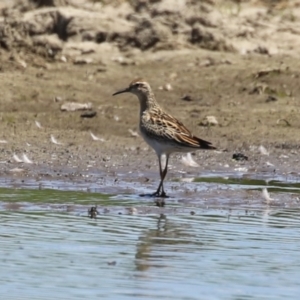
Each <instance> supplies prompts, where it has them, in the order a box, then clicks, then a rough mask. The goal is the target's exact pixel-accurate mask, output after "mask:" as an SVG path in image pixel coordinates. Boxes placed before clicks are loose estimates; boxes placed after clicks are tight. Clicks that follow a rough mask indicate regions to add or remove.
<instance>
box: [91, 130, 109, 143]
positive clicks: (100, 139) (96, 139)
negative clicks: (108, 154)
mask: <svg viewBox="0 0 300 300" xmlns="http://www.w3.org/2000/svg"><path fill="white" fill-rule="evenodd" d="M90 135H91V137H92V139H93V140H94V141H100V142H104V141H105V140H104V139H102V138H99V137H97V136H95V135H94V134H93V133H92V132H90Z"/></svg>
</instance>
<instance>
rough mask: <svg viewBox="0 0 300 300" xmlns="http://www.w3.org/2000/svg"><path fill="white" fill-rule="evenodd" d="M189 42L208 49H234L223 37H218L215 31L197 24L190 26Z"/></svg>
mask: <svg viewBox="0 0 300 300" xmlns="http://www.w3.org/2000/svg"><path fill="white" fill-rule="evenodd" d="M190 42H191V43H192V44H197V45H199V46H200V47H201V48H204V49H208V50H213V51H232V52H233V51H235V49H234V47H233V46H232V45H230V44H228V43H227V42H226V40H225V39H223V38H222V37H218V36H217V34H216V33H212V32H210V31H209V29H207V28H205V27H203V26H201V25H199V24H196V25H194V26H193V27H192V29H191V36H190Z"/></svg>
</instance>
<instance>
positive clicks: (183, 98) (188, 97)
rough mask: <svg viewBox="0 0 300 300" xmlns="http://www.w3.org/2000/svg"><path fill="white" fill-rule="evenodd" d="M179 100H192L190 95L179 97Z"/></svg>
mask: <svg viewBox="0 0 300 300" xmlns="http://www.w3.org/2000/svg"><path fill="white" fill-rule="evenodd" d="M181 100H183V101H192V100H193V98H192V96H190V95H184V96H182V97H181Z"/></svg>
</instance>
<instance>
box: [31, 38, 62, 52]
mask: <svg viewBox="0 0 300 300" xmlns="http://www.w3.org/2000/svg"><path fill="white" fill-rule="evenodd" d="M32 40H33V44H34V45H35V46H42V47H45V48H46V49H47V50H48V51H49V50H51V51H52V53H53V54H55V53H57V52H59V51H61V50H62V49H63V42H62V41H61V40H60V39H59V37H58V36H57V34H51V35H38V36H34V37H33V38H32Z"/></svg>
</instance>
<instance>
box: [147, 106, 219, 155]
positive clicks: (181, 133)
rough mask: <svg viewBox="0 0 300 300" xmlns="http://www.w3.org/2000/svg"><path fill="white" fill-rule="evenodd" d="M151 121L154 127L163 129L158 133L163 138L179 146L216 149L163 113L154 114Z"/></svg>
mask: <svg viewBox="0 0 300 300" xmlns="http://www.w3.org/2000/svg"><path fill="white" fill-rule="evenodd" d="M151 121H152V122H151V123H152V124H153V125H154V126H155V127H163V128H164V130H161V131H160V133H161V135H162V136H163V137H164V138H168V139H172V140H173V141H175V142H177V143H178V144H179V145H182V146H186V147H191V148H198V149H199V148H202V149H216V148H215V147H213V146H212V144H211V143H210V142H208V141H205V140H202V139H200V138H198V137H196V136H194V135H193V134H192V133H191V132H190V130H188V129H187V128H186V127H185V126H184V125H183V123H182V122H180V121H178V120H177V119H176V118H174V117H173V116H171V115H169V114H166V113H164V112H163V111H157V112H156V114H153V115H151Z"/></svg>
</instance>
